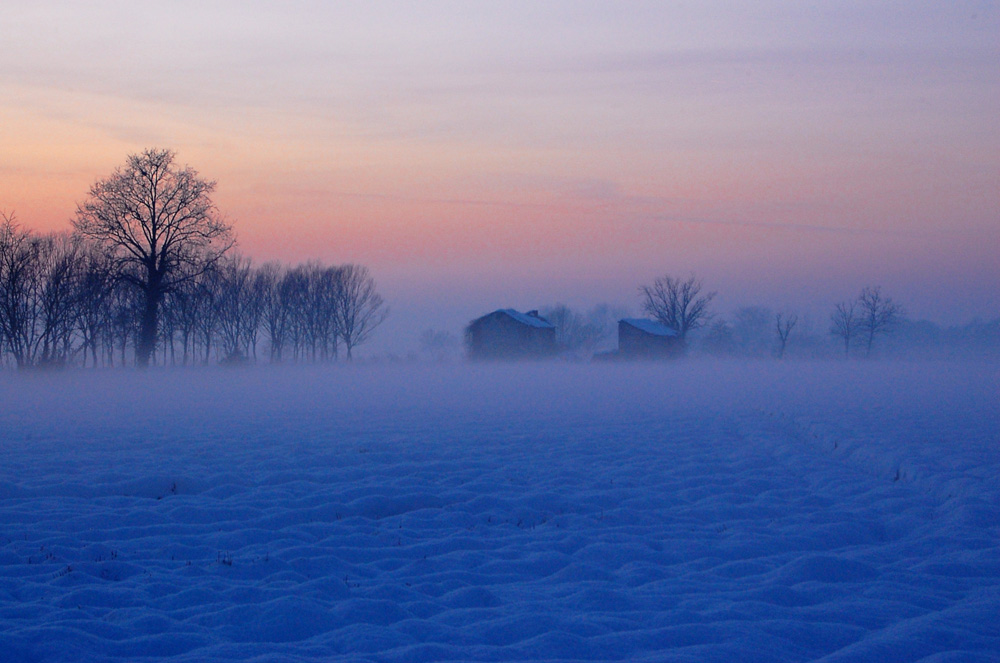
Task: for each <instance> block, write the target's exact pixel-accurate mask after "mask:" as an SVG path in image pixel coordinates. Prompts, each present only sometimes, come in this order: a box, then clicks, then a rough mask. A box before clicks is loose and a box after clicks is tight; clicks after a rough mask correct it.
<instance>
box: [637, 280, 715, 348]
mask: <svg viewBox="0 0 1000 663" xmlns="http://www.w3.org/2000/svg"><path fill="white" fill-rule="evenodd" d="M639 290H640V292H642V295H643V305H642V307H643V310H644V311H646V312H647V313H648V314H650V315H651V316H653V317H654V318H656V319H657V320H659V321H660V322H661V323H662V324H663V325H665V326H666V327H668V328H670V329H673V330H674V331H676V332H677V335H678V336H679V337H680V339H681V342H682V343H684V342H685V341H686V339H687V334H688V332H690V331H692V330H694V329H698V328H699V327H703V326H705V324H706V323H707V322H708V321H709V320H710V319H711V314H710V313H709V311H708V305H709V303H710V302H711V301H712V299H713V298H714V297H715V293H714V292H709V293H706V294H704V295H703V294H702V293H701V291H702V285H701V281H699V280H698V279H696V278H695V277H694V276H689V277H688V278H687V279H686V280H683V281H682V280H681V279H678V278H674V277H672V276H663V277H661V278H658V279H656V280H655V281H653V285H652V286H642V287H641V288H640V289H639Z"/></svg>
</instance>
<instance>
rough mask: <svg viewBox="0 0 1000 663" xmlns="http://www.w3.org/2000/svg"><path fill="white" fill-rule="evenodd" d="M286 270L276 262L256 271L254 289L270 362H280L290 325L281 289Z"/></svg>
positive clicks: (289, 313)
mask: <svg viewBox="0 0 1000 663" xmlns="http://www.w3.org/2000/svg"><path fill="white" fill-rule="evenodd" d="M286 272H287V270H286V269H285V268H284V267H282V266H281V265H280V264H278V263H276V262H269V263H265V264H263V265H261V266H260V267H259V268H258V269H257V276H256V277H255V283H257V286H256V287H259V288H260V295H259V296H260V302H261V307H262V309H261V318H262V322H263V325H264V331H265V332H266V333H267V340H268V346H269V350H268V352H269V353H270V361H271V362H280V361H281V360H282V359H283V357H282V353H283V351H284V348H285V341H286V340H287V338H288V333H289V327H290V325H291V311H290V309H289V307H288V302H287V301H286V298H285V297H284V294H285V289H284V288H282V287H281V285H282V283H283V281H284V278H285V274H286Z"/></svg>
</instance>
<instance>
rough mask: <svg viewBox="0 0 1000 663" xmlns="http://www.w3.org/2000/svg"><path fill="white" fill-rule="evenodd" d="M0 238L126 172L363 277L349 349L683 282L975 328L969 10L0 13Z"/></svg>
mask: <svg viewBox="0 0 1000 663" xmlns="http://www.w3.org/2000/svg"><path fill="white" fill-rule="evenodd" d="M0 26H2V27H0V34H2V38H0V209H2V210H5V211H7V212H14V213H15V214H16V216H17V218H18V219H19V220H20V222H21V223H22V224H24V225H26V226H28V227H31V228H34V229H36V230H39V231H50V230H67V229H69V227H70V223H69V222H70V219H71V218H72V217H73V214H74V212H75V209H76V205H77V203H79V202H82V201H83V200H85V198H86V195H87V191H88V189H89V187H90V186H91V185H92V184H93V183H94V182H95V181H97V180H98V179H100V178H102V177H106V176H107V175H109V174H110V173H111V172H112V171H113V170H114V168H115V167H116V166H118V165H121V164H122V163H123V162H124V160H125V158H126V156H127V155H128V154H131V153H135V152H138V151H141V150H142V149H145V148H148V147H161V148H162V147H167V148H170V149H173V150H175V151H176V153H177V160H178V161H179V162H180V163H182V164H188V165H190V166H192V167H194V168H195V169H197V170H198V171H199V172H200V173H201V174H202V175H203V176H205V177H206V178H209V179H213V180H215V181H217V183H218V186H217V190H216V193H215V196H214V200H215V202H216V204H217V205H218V207H219V209H220V210H221V211H222V213H223V214H225V216H226V217H227V218H228V219H229V220H230V221H231V222H232V224H233V227H234V229H235V231H236V234H237V236H238V240H239V248H240V250H241V251H242V252H243V253H245V254H246V255H249V256H251V257H252V258H254V259H255V260H257V261H266V260H281V261H285V262H289V263H296V262H300V261H304V260H320V261H322V262H325V263H328V264H340V263H360V264H364V265H367V266H368V267H369V268H370V269H371V270H372V273H373V275H374V276H375V278H376V281H377V282H378V285H379V290H380V292H381V293H382V295H383V296H384V298H385V299H386V301H387V302H388V304H389V307H390V309H391V315H390V318H389V319H388V320H387V322H386V323H385V325H384V328H383V330H382V331H381V333H380V335H379V337H377V339H376V341H377V342H376V343H373V347H374V348H379V349H383V350H385V351H392V352H405V351H406V350H408V349H411V348H415V346H416V339H417V337H418V336H419V334H420V332H421V331H422V330H424V329H428V328H434V329H443V330H446V331H451V332H452V333H455V334H456V335H457V334H459V333H460V330H461V327H462V326H463V325H464V324H465V323H466V322H468V321H469V320H471V319H473V318H475V317H478V316H479V315H481V314H484V313H487V312H489V311H492V310H494V309H497V308H506V307H513V308H518V309H522V310H525V309H531V308H540V307H544V306H546V305H550V304H555V303H557V302H563V303H566V304H568V305H571V306H574V307H578V308H581V309H583V308H589V307H590V306H593V305H595V304H598V303H603V302H606V303H610V304H613V305H617V306H624V307H627V308H630V309H632V311H633V312H634V313H639V312H640V311H639V305H640V300H639V295H638V288H639V286H641V285H643V284H648V283H651V282H652V280H653V279H655V278H657V277H659V276H662V275H665V274H671V275H677V276H687V275H689V274H694V275H696V276H698V277H699V278H701V279H702V281H703V282H704V284H705V287H706V289H709V290H713V291H717V292H718V296H717V299H716V301H715V306H716V311H717V313H718V314H719V315H725V314H727V312H731V311H732V310H733V309H735V308H736V307H738V306H743V305H763V306H770V307H773V308H781V309H788V310H794V311H801V312H803V313H805V314H811V315H813V316H815V317H817V318H818V319H822V318H823V317H824V316H826V315H828V312H829V310H831V309H832V307H833V305H834V304H835V303H836V302H838V301H841V300H845V299H849V298H852V297H854V296H855V295H856V294H857V292H858V291H859V290H860V289H861V288H862V287H863V286H865V285H881V286H882V288H883V290H884V291H885V292H886V294H888V295H890V296H892V297H893V298H894V299H896V300H897V301H898V302H899V303H901V304H902V305H903V306H904V308H905V309H906V311H907V312H908V313H909V315H910V316H911V317H914V318H926V319H930V320H933V321H935V322H939V323H956V322H957V323H962V322H966V321H968V320H970V319H972V318H975V317H980V318H987V319H989V318H996V317H998V316H1000V260H998V259H997V257H996V256H997V253H998V249H1000V122H998V121H997V113H998V109H1000V66H998V63H1000V37H998V35H1000V3H998V2H982V1H963V0H958V1H956V2H948V3H940V2H922V1H906V2H867V1H858V2H849V1H844V2H815V3H812V2H811V3H802V2H771V1H762V2H752V3H751V2H743V3H740V2H718V1H713V0H708V1H698V2H669V3H668V2H614V3H611V2H584V1H572V2H569V1H552V2H545V3H538V2H519V1H512V2H490V3H482V2H436V1H431V2H419V3H417V2H411V3H402V2H379V3H371V2H336V3H328V2H281V3H278V2H271V3H266V2H252V1H250V2H247V1H244V2H212V1H210V0H201V1H199V2H186V1H179V2H171V3H158V4H155V5H154V4H149V3H134V2H106V1H95V2H88V3H70V2H44V1H40V2H33V3H31V4H30V5H29V4H28V3H13V2H3V3H0Z"/></svg>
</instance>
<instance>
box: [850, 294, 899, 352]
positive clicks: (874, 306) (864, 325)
mask: <svg viewBox="0 0 1000 663" xmlns="http://www.w3.org/2000/svg"><path fill="white" fill-rule="evenodd" d="M858 309H859V316H858V317H859V318H860V321H859V326H860V329H861V331H862V332H863V333H864V334H865V337H866V338H865V340H866V341H867V343H866V345H865V356H866V357H870V356H871V354H872V344H873V343H874V341H875V336H876V335H878V334H884V333H887V332H889V331H890V330H892V328H893V326H894V325H895V324H896V323H897V322H899V319H900V317H901V316H902V315H903V309H902V307H900V306H899V305H898V304H897V303H896V302H894V301H892V299H891V298H889V297H886V296H884V295H883V294H882V289H881V288H880V287H878V286H867V287H865V288H864V289H862V290H861V294H860V295H858Z"/></svg>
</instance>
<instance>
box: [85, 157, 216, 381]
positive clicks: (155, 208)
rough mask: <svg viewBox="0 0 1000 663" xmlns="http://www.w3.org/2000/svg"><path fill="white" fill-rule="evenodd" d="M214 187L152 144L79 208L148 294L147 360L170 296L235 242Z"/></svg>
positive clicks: (144, 319) (144, 318)
mask: <svg viewBox="0 0 1000 663" xmlns="http://www.w3.org/2000/svg"><path fill="white" fill-rule="evenodd" d="M214 190H215V182H212V181H209V180H205V179H202V178H201V177H199V176H198V173H197V172H196V171H195V170H193V169H191V168H189V167H187V166H185V167H183V168H178V167H176V166H175V165H174V153H173V152H171V151H170V150H156V149H148V150H145V151H144V152H142V153H141V154H133V155H130V156H129V157H128V159H127V160H126V163H125V165H124V166H123V167H120V168H117V169H116V170H115V172H114V173H113V174H112V175H111V176H110V177H108V178H107V179H104V180H100V181H98V182H97V183H96V184H94V185H93V186H92V187H91V189H90V196H89V198H88V200H87V201H86V202H84V203H83V204H81V205H79V206H78V208H77V213H76V218H75V219H74V220H73V225H74V227H75V228H76V230H77V232H78V233H80V234H81V235H83V236H85V237H89V238H92V239H93V240H95V241H96V242H98V243H99V244H101V245H102V246H103V247H105V248H106V249H107V250H108V252H109V253H110V254H111V255H113V256H114V257H115V260H116V261H117V263H118V265H119V267H121V274H122V276H123V278H125V279H126V280H128V281H129V282H131V283H132V284H133V285H134V286H136V288H137V289H138V290H139V292H140V293H141V294H142V300H143V302H142V311H141V316H140V324H139V336H138V339H137V342H136V350H135V356H136V364H137V365H139V366H148V365H149V362H150V359H151V357H152V354H153V350H154V348H155V345H156V337H157V325H158V320H159V313H160V306H161V304H162V302H163V299H164V296H165V295H166V294H167V293H169V292H170V291H171V290H173V289H174V288H176V287H178V286H179V285H180V284H181V283H183V282H184V281H187V280H189V279H192V278H194V277H196V276H197V275H198V274H200V273H202V272H203V271H204V270H205V269H206V267H208V266H210V265H212V264H214V263H215V261H217V260H218V259H219V258H220V257H221V256H222V255H223V253H225V251H226V250H228V249H229V247H230V246H232V244H233V240H232V234H231V230H230V227H229V225H228V224H227V223H225V222H224V221H223V219H222V218H221V217H220V215H219V214H218V212H217V210H216V208H215V205H214V204H213V203H212V200H211V194H212V192H213V191H214ZM126 267H127V268H128V269H126Z"/></svg>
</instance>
